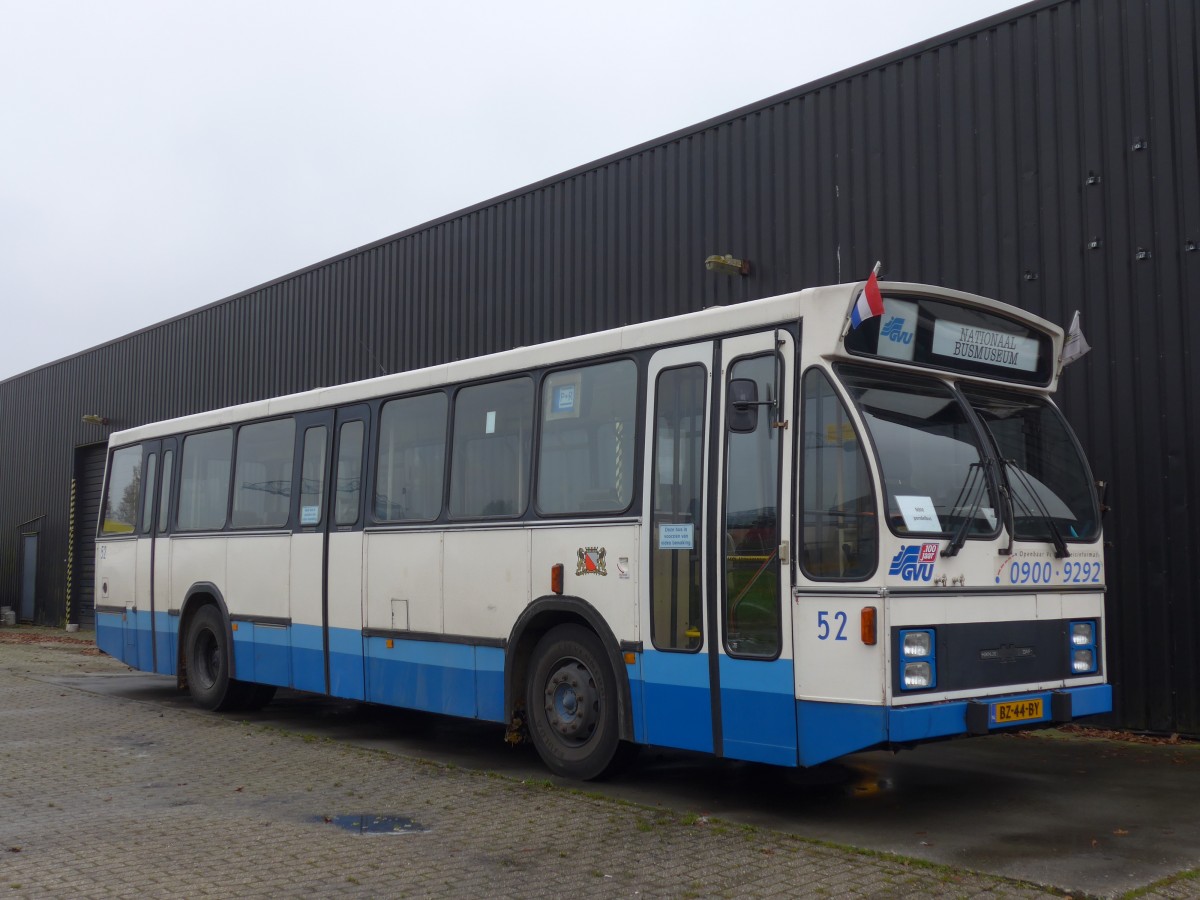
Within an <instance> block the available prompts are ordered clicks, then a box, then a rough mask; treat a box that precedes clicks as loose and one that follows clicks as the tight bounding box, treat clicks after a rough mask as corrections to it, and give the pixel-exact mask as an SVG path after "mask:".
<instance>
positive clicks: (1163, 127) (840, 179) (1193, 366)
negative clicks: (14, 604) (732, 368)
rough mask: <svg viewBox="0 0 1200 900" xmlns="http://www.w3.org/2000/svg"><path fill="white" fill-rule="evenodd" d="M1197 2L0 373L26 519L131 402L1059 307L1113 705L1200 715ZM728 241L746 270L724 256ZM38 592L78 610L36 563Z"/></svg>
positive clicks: (58, 506)
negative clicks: (745, 315) (799, 321)
mask: <svg viewBox="0 0 1200 900" xmlns="http://www.w3.org/2000/svg"><path fill="white" fill-rule="evenodd" d="M1198 45H1200V14H1198V12H1197V6H1196V4H1195V3H1194V2H1193V0H1065V2H1036V3H1032V4H1029V5H1027V6H1026V7H1022V8H1021V9H1020V10H1018V11H1016V12H1014V13H1011V14H1006V15H1004V16H999V17H996V18H995V19H992V20H989V21H987V22H984V23H979V24H978V25H976V26H973V27H972V28H969V29H964V30H963V31H961V32H956V33H954V34H952V35H948V36H944V37H942V38H939V39H935V40H931V41H930V42H928V43H927V44H924V45H921V46H919V47H916V48H911V49H910V50H908V51H905V52H903V53H900V54H896V55H895V56H892V57H888V58H886V59H883V60H877V61H875V62H873V63H869V64H865V65H863V66H861V67H859V68H857V69H854V70H851V71H849V72H845V73H840V74H839V75H836V76H833V77H831V78H829V79H826V80H823V81H822V82H819V83H816V84H813V85H808V86H806V87H803V88H800V89H797V90H796V91H793V92H790V93H788V94H785V95H780V96H778V97H774V98H770V99H769V100H766V101H763V102H762V103H760V104H756V105H755V106H753V107H748V108H746V109H743V110H739V111H737V112H735V113H732V114H730V115H729V116H726V117H722V118H721V119H719V120H714V121H711V122H707V123H704V124H702V125H700V126H697V127H696V128H695V129H690V130H688V131H686V132H681V133H678V134H675V135H671V136H669V137H667V138H664V139H662V140H660V141H655V142H651V143H649V144H647V145H644V146H642V147H638V148H635V149H634V150H632V151H630V152H628V153H625V154H621V155H618V156H615V157H612V158H609V159H606V160H601V161H600V162H598V163H596V164H594V165H590V166H586V167H582V168H580V169H578V170H575V171H572V172H569V173H566V174H565V175H563V176H559V177H556V178H554V179H550V180H548V181H546V182H543V183H541V184H537V185H533V186H531V187H530V188H527V189H524V190H521V191H517V192H514V193H513V194H510V195H507V196H505V197H502V198H499V199H498V200H495V201H491V202H488V203H486V204H481V205H480V206H478V207H475V208H472V209H469V210H466V211H464V212H462V213H459V214H455V215H453V216H448V217H446V218H445V219H442V220H438V221H436V222H433V223H431V224H429V225H427V226H425V227H423V228H420V229H415V230H413V231H410V232H406V233H403V234H400V235H397V236H395V237H392V238H388V239H386V240H383V241H380V242H379V243H377V244H375V245H371V246H369V247H365V248H362V249H360V250H357V251H353V252H351V253H348V254H346V255H344V256H343V257H340V258H338V259H334V260H331V261H328V262H326V263H322V264H318V265H316V266H313V267H311V268H310V269H307V270H304V271H302V272H299V273H296V274H295V275H292V276H289V277H287V278H283V279H281V280H279V281H277V282H273V283H271V284H269V285H265V286H263V287H261V288H257V289H255V290H252V291H250V292H248V293H246V294H244V295H241V296H239V297H234V298H231V299H229V300H227V301H223V302H221V303H218V304H214V305H213V306H210V307H207V308H205V309H202V310H198V311H197V312H195V313H193V314H190V315H187V316H183V317H180V318H178V319H175V320H172V321H170V322H167V323H164V324H162V325H160V326H157V327H154V328H151V329H148V330H146V331H144V332H142V333H139V334H136V335H133V336H131V337H129V338H127V339H124V340H122V341H119V342H116V343H113V344H110V345H106V346H103V347H100V348H97V349H95V350H93V351H90V352H88V353H85V354H82V355H80V356H78V357H75V358H72V359H68V360H65V361H62V362H60V363H57V364H54V365H51V366H48V367H46V368H44V369H40V370H37V371H34V372H31V373H28V374H26V375H23V376H20V377H18V378H15V379H12V380H10V381H7V382H4V383H3V384H0V417H2V421H3V422H4V426H3V428H4V430H3V438H2V439H0V465H2V466H3V485H4V495H5V498H6V499H5V503H4V504H3V506H2V508H0V517H2V518H0V528H2V529H3V531H2V533H0V597H2V598H4V599H3V602H5V603H6V604H7V603H8V602H9V598H10V597H13V598H15V592H16V589H17V584H16V566H15V562H16V553H17V548H18V538H17V531H18V529H17V527H16V526H17V525H18V524H19V523H22V522H25V521H26V520H29V519H33V518H34V517H35V516H39V515H40V516H44V517H45V518H44V519H40V520H38V523H39V524H38V527H40V529H41V531H42V533H43V536H44V537H43V540H44V544H43V547H44V548H45V552H44V554H43V557H44V559H46V560H56V559H58V558H59V557H62V556H64V555H65V553H64V552H63V551H61V550H60V549H59V548H60V547H61V548H65V546H66V527H67V526H66V523H67V518H68V509H67V506H68V503H67V500H68V491H69V483H70V472H71V465H72V458H73V448H74V446H76V445H78V444H85V443H90V442H92V441H95V440H97V439H98V438H100V437H103V434H102V433H100V432H99V430H98V429H96V428H95V426H86V425H82V424H81V423H80V420H79V417H80V415H81V414H83V413H96V414H101V415H107V416H109V417H111V418H112V419H113V420H114V423H116V424H119V425H120V426H127V425H130V424H134V423H138V422H143V421H147V420H151V419H158V418H164V417H168V416H174V415H179V414H183V413H187V412H192V411H196V410H201V409H206V408H211V407H216V406H221V405H226V404H231V403H236V402H240V401H244V400H249V399H253V398H258V397H263V396H269V395H273V394H280V393H286V392H289V391H295V390H301V389H305V388H309V387H313V386H316V385H321V384H330V383H335V382H343V381H348V380H353V379H357V378H363V377H368V376H371V375H374V374H378V373H380V372H382V371H395V370H399V369H405V368H413V367H417V366H422V365H426V364H431V363H436V362H440V361H444V360H448V359H456V358H462V357H467V356H472V355H475V354H479V353H486V352H489V351H493V350H499V349H503V348H507V347H512V346H516V345H519V344H530V343H534V342H537V341H541V340H547V339H552V338H558V337H563V336H566V335H571V334H578V333H582V332H587V331H592V330H595V329H599V328H606V327H609V326H614V325H620V324H623V323H627V322H633V321H638V320H643V319H648V318H657V317H661V316H666V315H671V314H674V313H678V312H684V311H687V310H692V309H697V308H700V307H703V306H706V305H710V304H713V303H732V302H737V301H741V300H746V299H750V298H752V297H760V296H769V295H772V294H777V293H781V292H785V291H790V290H795V289H798V288H800V287H804V286H809V285H815V284H822V283H830V282H835V281H851V280H857V279H859V278H861V277H863V276H864V275H865V274H866V273H867V272H868V271H869V269H870V267H871V265H872V264H873V263H874V262H875V260H876V259H882V260H883V262H884V269H883V275H884V277H885V278H890V279H898V280H912V281H928V282H935V283H941V284H946V285H949V286H952V287H956V288H961V289H964V290H968V291H975V292H978V293H981V294H985V295H988V296H992V297H997V298H999V299H1001V300H1005V301H1008V302H1011V303H1016V304H1018V305H1020V306H1022V307H1025V308H1026V309H1030V310H1033V311H1035V312H1037V313H1039V314H1041V315H1044V316H1047V317H1049V318H1051V319H1054V320H1055V321H1058V322H1061V323H1064V324H1065V323H1066V322H1067V321H1068V320H1069V318H1070V316H1071V313H1072V311H1073V310H1075V309H1081V310H1082V311H1083V317H1084V318H1083V322H1084V327H1085V331H1086V333H1087V335H1088V337H1089V339H1090V341H1091V343H1092V344H1093V346H1094V347H1095V348H1096V349H1095V351H1094V352H1093V353H1092V354H1091V355H1089V356H1087V357H1086V358H1085V359H1084V360H1083V361H1081V362H1079V363H1077V364H1075V365H1074V366H1072V367H1071V368H1070V369H1069V370H1068V372H1067V374H1066V377H1065V379H1064V384H1063V390H1062V395H1061V400H1062V403H1063V405H1064V406H1065V408H1066V411H1067V413H1068V415H1069V417H1070V418H1071V420H1072V421H1073V423H1074V424H1075V426H1076V428H1077V429H1078V430H1079V432H1080V436H1081V439H1082V441H1083V443H1084V445H1085V447H1086V449H1087V450H1088V452H1089V454H1090V456H1091V459H1092V460H1093V463H1094V467H1095V471H1096V474H1097V476H1098V477H1100V478H1103V479H1105V480H1107V481H1109V482H1111V489H1110V491H1109V495H1108V499H1109V502H1110V504H1111V505H1112V506H1113V511H1112V513H1110V515H1109V517H1108V520H1107V529H1108V537H1109V540H1110V541H1111V544H1112V550H1111V552H1110V554H1109V578H1110V585H1111V588H1110V603H1109V613H1110V616H1111V618H1110V623H1111V628H1112V644H1111V650H1110V663H1111V670H1112V676H1113V678H1114V680H1115V682H1116V685H1117V698H1118V713H1117V720H1118V721H1119V723H1120V724H1122V725H1124V726H1127V727H1131V728H1139V729H1153V730H1158V731H1182V732H1185V733H1191V734H1197V733H1200V654H1197V653H1196V652H1195V650H1194V648H1195V647H1196V646H1197V645H1200V599H1198V598H1197V592H1196V589H1195V585H1196V584H1197V581H1198V576H1200V566H1198V563H1197V560H1198V559H1200V520H1198V514H1197V513H1196V512H1193V510H1197V509H1200V475H1197V472H1196V469H1195V467H1193V466H1189V465H1188V462H1189V453H1188V450H1189V448H1191V447H1196V446H1200V416H1197V415H1196V410H1197V402H1198V400H1200V397H1198V396H1197V393H1198V391H1200V363H1198V362H1197V359H1196V354H1195V353H1194V352H1193V350H1192V341H1191V335H1192V334H1193V333H1195V330H1196V328H1197V327H1198V326H1200V322H1198V321H1197V319H1198V317H1200V313H1198V312H1197V311H1196V310H1195V307H1194V306H1193V305H1192V304H1190V303H1189V302H1188V300H1189V298H1195V297H1197V296H1198V291H1197V288H1198V287H1200V284H1198V282H1200V251H1197V250H1196V245H1197V243H1200V163H1198V160H1200V135H1198V124H1197V123H1198V107H1200V63H1198V51H1197V47H1198ZM712 253H733V254H734V255H736V256H743V257H748V258H749V259H751V260H752V261H753V266H754V274H753V275H752V277H750V278H745V279H742V278H728V277H724V276H719V275H714V274H710V273H707V272H706V271H705V269H704V266H703V260H704V258H705V257H706V256H708V255H709V254H712ZM41 584H42V589H43V591H44V592H45V593H44V596H43V597H42V599H41V602H42V609H43V610H44V612H43V618H44V619H45V620H46V621H54V620H55V619H56V618H57V617H58V616H59V615H60V613H61V609H62V607H63V598H62V594H63V589H64V582H63V578H62V577H61V573H60V572H58V571H57V570H55V571H50V572H46V573H43V575H42V578H41Z"/></svg>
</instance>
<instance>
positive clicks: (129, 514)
mask: <svg viewBox="0 0 1200 900" xmlns="http://www.w3.org/2000/svg"><path fill="white" fill-rule="evenodd" d="M141 489H142V445H141V444H136V445H135V446H133V447H122V448H121V449H120V450H118V451H116V452H115V453H113V455H112V460H111V461H110V462H109V464H108V496H107V497H105V498H104V513H103V515H102V516H101V517H100V533H101V534H133V532H134V529H135V528H136V527H137V516H138V509H139V508H140V505H141V504H140V498H141Z"/></svg>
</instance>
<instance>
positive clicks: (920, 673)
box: [899, 628, 937, 691]
mask: <svg viewBox="0 0 1200 900" xmlns="http://www.w3.org/2000/svg"><path fill="white" fill-rule="evenodd" d="M899 651H900V659H899V663H900V667H899V668H900V690H902V691H927V690H929V689H930V688H932V687H935V686H936V685H937V660H936V658H935V657H936V655H937V640H936V639H935V637H934V633H933V629H932V628H911V629H905V630H903V631H901V632H900V646H899Z"/></svg>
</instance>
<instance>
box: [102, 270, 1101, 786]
mask: <svg viewBox="0 0 1200 900" xmlns="http://www.w3.org/2000/svg"><path fill="white" fill-rule="evenodd" d="M872 286H873V282H872ZM879 287H880V290H881V294H882V297H881V299H882V304H881V306H882V315H875V316H872V317H870V318H867V319H866V320H865V321H862V322H861V323H859V322H858V317H857V316H852V311H853V309H854V307H855V304H856V300H857V299H858V298H859V297H860V296H861V295H862V293H863V290H864V285H863V284H861V283H860V284H854V285H838V286H833V287H823V288H814V289H810V290H804V291H801V292H799V293H794V294H788V295H785V296H779V297H772V298H767V299H761V300H754V301H751V302H747V303H743V304H739V305H736V306H730V307H721V308H714V309H707V310H704V311H701V312H696V313H691V314H687V315H682V316H677V317H674V318H669V319H663V320H659V321H655V322H649V323H645V324H640V325H632V326H628V327H624V328H618V329H614V330H610V331H604V332H600V333H597V334H592V335H587V336H583V337H578V338H570V339H567V340H560V341H554V342H552V343H547V344H542V345H538V346H533V347H523V348H517V349H515V350H509V351H506V352H503V353H497V354H493V355H490V356H484V357H480V358H477V359H470V360H465V361H461V362H454V363H448V364H446V365H441V366H434V367H430V368H426V369H420V370H416V371H410V372H404V373H400V374H395V375H386V376H383V377H380V378H374V379H371V380H368V381H362V382H358V383H354V384H345V385H339V386H336V387H330V388H324V389H319V390H313V391H309V392H306V393H301V394H295V395H291V396H285V397H279V398H276V399H271V400H263V401H258V402H253V403H247V404H244V405H241V406H235V407H232V408H229V409H221V410H215V411H212V412H205V413H199V414H197V415H192V416H187V417H184V418H179V419H173V420H170V421H165V422H158V423H155V424H151V425H144V426H140V427H137V428H132V429H129V430H127V431H122V432H119V433H116V434H114V435H113V436H112V438H111V441H110V447H109V457H108V469H107V474H106V480H105V499H104V503H103V507H102V514H101V519H100V522H99V527H98V535H97V547H96V640H97V643H98V644H99V646H100V648H101V649H102V650H103V651H105V652H106V653H108V654H110V655H112V656H114V657H116V658H118V659H120V660H122V661H124V662H126V663H128V664H129V665H131V666H133V667H134V668H137V669H142V670H145V671H149V672H158V673H162V674H165V675H173V676H175V677H176V678H177V679H178V682H179V684H180V686H181V687H184V686H186V688H187V689H188V690H190V692H191V694H192V696H193V698H194V699H195V701H196V702H197V703H198V704H199V705H201V706H202V707H206V708H208V709H214V710H222V709H237V708H246V707H255V706H261V705H262V704H264V703H266V702H268V701H269V700H270V699H271V697H272V696H273V694H274V692H275V689H276V688H277V687H284V688H292V689H296V690H301V691H310V692H313V693H317V694H325V695H328V696H331V697H338V698H347V699H352V700H360V701H365V702H370V703H379V704H388V705H393V706H399V707H406V708H412V709H420V710H429V711H433V712H437V713H444V714H447V715H451V716H463V717H468V718H476V719H481V720H487V721H493V722H499V723H505V724H507V725H509V726H510V735H509V736H510V737H514V736H517V735H520V736H527V737H528V738H529V739H531V740H532V741H533V743H534V744H535V746H536V748H537V750H538V752H539V754H540V755H541V757H542V758H543V759H544V761H545V762H546V764H547V766H548V767H549V768H550V769H551V770H552V771H553V772H555V773H557V774H560V775H564V776H568V777H574V778H584V779H586V778H594V777H598V776H600V775H602V774H604V773H605V772H606V771H608V770H609V769H610V768H611V767H612V766H613V765H614V764H615V762H616V761H618V760H619V759H620V758H622V757H623V756H624V755H625V754H624V751H625V750H626V749H627V748H629V747H631V746H634V745H638V744H651V745H656V746H663V747H672V748H683V749H687V750H694V751H701V752H708V753H712V754H716V755H717V756H722V757H727V758H733V759H741V760H753V761H759V762H765V763H772V764H776V765H784V766H798V765H799V766H809V765H813V764H816V763H820V762H823V761H825V760H829V759H832V758H834V757H838V756H841V755H843V754H846V753H850V752H853V751H857V750H863V749H868V748H879V747H906V746H911V745H914V744H919V743H921V742H923V741H930V740H935V739H941V738H948V737H954V736H959V735H979V734H987V733H990V732H994V731H996V730H998V729H1006V728H1012V727H1029V726H1033V725H1045V724H1048V723H1060V722H1066V721H1069V720H1071V719H1073V718H1076V717H1079V716H1088V715H1093V714H1097V713H1103V712H1107V711H1109V710H1110V709H1111V703H1112V694H1111V688H1110V686H1109V685H1108V684H1107V682H1106V678H1105V662H1104V649H1105V640H1106V636H1105V631H1104V559H1103V549H1102V543H1101V527H1100V513H1099V506H1098V502H1097V497H1096V492H1095V487H1094V483H1093V480H1092V477H1091V474H1090V472H1089V469H1088V464H1087V462H1086V461H1085V459H1084V455H1083V453H1082V452H1081V449H1080V446H1079V443H1078V441H1077V440H1076V438H1075V437H1074V435H1073V433H1072V432H1071V429H1070V428H1069V427H1068V425H1067V423H1066V421H1065V420H1064V418H1063V416H1062V415H1061V414H1060V413H1059V411H1058V409H1057V408H1056V407H1055V406H1054V404H1053V403H1052V402H1051V400H1050V394H1051V393H1052V392H1053V391H1054V389H1055V387H1056V385H1057V381H1058V377H1059V374H1060V371H1061V368H1062V351H1063V331H1062V329H1061V328H1059V327H1057V326H1056V325H1053V324H1051V323H1050V322H1047V321H1045V320H1043V319H1041V318H1038V317H1036V316H1033V315H1030V314H1028V313H1026V312H1023V311H1021V310H1019V309H1016V308H1014V307H1011V306H1007V305H1004V304H1001V303H998V302H996V301H993V300H989V299H985V298H983V297H977V296H973V295H969V294H964V293H960V292H957V291H952V290H947V289H943V288H937V287H930V286H926V285H918V284H902V283H883V284H881V285H880V286H879Z"/></svg>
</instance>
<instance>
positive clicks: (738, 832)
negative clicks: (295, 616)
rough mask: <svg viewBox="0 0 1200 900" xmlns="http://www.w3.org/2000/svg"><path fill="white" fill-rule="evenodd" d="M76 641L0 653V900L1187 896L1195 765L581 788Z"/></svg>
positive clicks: (494, 736) (644, 777) (1013, 756)
mask: <svg viewBox="0 0 1200 900" xmlns="http://www.w3.org/2000/svg"><path fill="white" fill-rule="evenodd" d="M89 637H90V636H88V635H79V636H78V638H81V639H82V640H80V639H77V638H76V636H71V635H65V634H63V633H62V632H58V631H50V630H41V629H38V630H33V629H28V628H23V629H11V628H9V629H0V772H2V773H3V774H2V775H0V900H2V898H3V897H5V896H12V897H48V896H49V897H60V896H61V897H85V896H86V897H92V896H95V897H109V896H117V897H120V896H130V895H132V894H139V895H145V896H163V897H183V896H186V897H194V896H268V895H270V896H278V895H280V894H283V895H287V896H291V895H296V894H300V893H306V894H312V893H316V894H319V895H324V894H332V893H337V894H339V895H343V894H347V895H363V896H381V895H382V896H420V897H426V896H429V897H433V896H447V897H450V896H480V895H484V894H486V895H494V896H522V897H525V896H547V895H551V894H554V895H558V894H571V895H580V896H588V897H590V896H597V897H611V896H672V897H709V896H716V897H721V896H728V897H734V896H736V897H742V896H763V897H767V896H781V897H795V896H870V897H876V896H879V897H887V896H896V897H903V896H912V897H917V896H920V897H924V896H953V897H961V896H979V895H982V896H997V897H1039V896H1062V895H1063V894H1065V893H1070V894H1072V895H1073V896H1077V897H1078V896H1087V895H1092V896H1124V895H1128V894H1131V893H1134V892H1136V895H1137V896H1149V897H1200V877H1197V876H1200V803H1198V802H1197V800H1200V777H1198V775H1200V747H1197V746H1196V745H1194V744H1191V745H1190V744H1176V745H1172V744H1132V743H1127V742H1122V741H1112V740H1097V739H1084V738H1078V737H1047V736H1036V737H1022V738H1018V737H1000V738H987V739H979V740H973V741H958V742H951V743H946V744H941V745H933V746H927V747H923V748H920V749H918V750H916V751H913V752H911V753H906V754H901V755H899V756H891V755H888V754H882V753H868V754H858V755H856V756H853V757H849V758H847V759H846V760H843V761H840V762H839V763H837V764H833V765H829V766H822V767H818V768H816V769H813V770H801V771H796V772H791V771H788V770H781V769H776V768H772V767H766V766H749V765H742V764H734V763H725V762H721V761H718V760H710V759H707V758H704V757H696V756H691V755H687V754H673V753H664V752H656V751H651V752H647V753H644V754H643V755H642V757H641V758H640V759H639V760H638V761H637V763H635V765H634V767H633V768H632V769H631V770H630V771H629V772H628V773H626V774H625V775H623V776H621V777H620V778H618V779H615V780H613V781H612V782H608V783H605V784H603V785H583V786H579V785H572V784H568V783H565V782H556V781H554V780H552V779H550V778H548V777H547V775H546V773H545V771H544V770H543V769H541V767H540V765H539V764H538V761H537V758H536V755H535V754H533V753H532V751H530V750H529V749H528V748H521V747H519V748H515V749H513V748H509V747H507V746H506V745H504V744H503V742H502V741H501V740H500V739H499V738H500V733H499V731H498V730H497V729H495V728H493V727H490V726H481V725H478V724H474V723H462V722H454V721H450V720H443V719H438V718H436V717H430V716H421V715H414V714H404V713H399V712H396V711H391V710H381V709H378V708H373V707H365V706H360V705H354V704H344V703H333V702H330V701H328V700H323V699H321V698H312V697H306V696H304V695H299V694H292V693H283V694H281V696H280V698H279V699H278V700H277V701H276V702H275V703H272V704H271V705H270V706H269V707H267V708H266V709H265V710H264V711H263V712H262V713H257V714H254V715H253V716H247V715H244V714H242V715H238V716H225V715H214V714H210V713H203V712H200V711H198V710H195V709H193V708H192V707H191V706H190V704H188V702H187V701H186V697H182V696H180V695H178V694H177V693H176V692H175V691H174V689H173V685H172V680H171V679H167V678H161V677H154V676H146V675H143V674H139V673H132V672H130V670H128V669H127V667H125V666H124V665H123V664H121V663H118V662H116V661H114V660H111V659H109V658H107V657H104V656H101V655H99V654H98V653H97V651H96V650H95V649H94V648H92V647H91V646H90V645H89V644H88V643H87V639H88V638H89ZM16 641H21V642H20V643H17V642H16ZM30 641H32V642H30ZM855 848H860V849H855Z"/></svg>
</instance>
